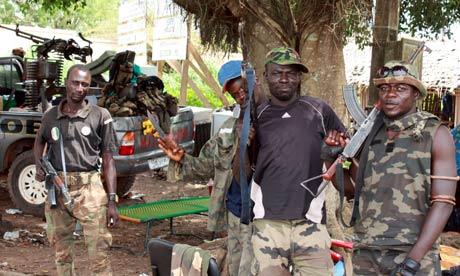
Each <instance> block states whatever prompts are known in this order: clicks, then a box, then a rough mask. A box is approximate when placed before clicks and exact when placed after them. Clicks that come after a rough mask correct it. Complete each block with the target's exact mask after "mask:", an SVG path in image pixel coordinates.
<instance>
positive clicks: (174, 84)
mask: <svg viewBox="0 0 460 276" xmlns="http://www.w3.org/2000/svg"><path fill="white" fill-rule="evenodd" d="M207 66H208V68H209V70H210V71H211V73H212V75H213V77H214V78H216V77H217V67H216V66H215V65H214V64H207ZM189 77H190V79H192V80H193V82H195V84H196V85H197V86H198V88H199V89H200V91H201V92H202V93H203V94H204V95H205V97H206V98H207V99H208V100H209V102H210V103H211V105H212V107H213V108H219V107H222V106H223V105H222V102H221V100H220V99H219V97H217V95H216V94H215V93H214V91H213V90H212V89H211V88H209V87H208V86H207V85H206V83H205V82H204V81H203V80H201V78H200V77H199V76H198V75H197V74H196V73H195V71H193V70H191V69H190V70H189ZM162 80H163V82H164V84H165V90H166V91H167V92H168V93H169V94H171V95H173V96H175V97H177V98H179V97H180V85H181V76H180V75H179V74H178V73H177V72H175V71H172V72H169V73H164V74H163V77H162ZM225 95H226V97H227V99H228V100H229V102H230V103H232V102H234V101H233V99H232V98H231V97H230V96H229V95H228V93H226V94H225ZM186 104H187V105H191V106H200V107H202V106H203V103H202V102H201V100H200V99H199V98H198V96H197V95H196V94H195V92H194V91H193V90H192V89H191V88H190V87H189V88H188V89H187V103H186Z"/></svg>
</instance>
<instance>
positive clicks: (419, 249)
mask: <svg viewBox="0 0 460 276" xmlns="http://www.w3.org/2000/svg"><path fill="white" fill-rule="evenodd" d="M431 154H432V155H431V174H432V175H436V176H456V175H457V171H456V167H455V166H456V165H455V146H454V141H453V139H452V136H451V135H450V133H449V131H448V130H447V128H446V127H444V126H441V127H439V129H438V130H437V131H436V134H435V136H434V139H433V146H432V149H431ZM456 187H457V182H456V181H452V180H442V179H432V181H431V196H436V195H449V196H453V197H455V190H456ZM452 208H453V206H452V205H451V204H449V203H445V202H434V203H433V205H432V206H431V208H430V210H429V211H428V214H427V217H426V219H425V222H424V223H423V226H422V231H421V232H420V236H419V237H418V239H417V242H416V244H415V245H414V247H413V248H412V249H411V251H410V252H409V255H408V256H409V257H410V258H412V259H414V260H415V261H417V262H420V261H421V260H422V259H423V257H424V256H425V254H426V253H427V252H428V251H429V250H430V249H431V247H432V246H433V243H434V242H435V241H436V239H437V238H438V237H439V235H440V234H441V232H442V230H443V229H444V226H445V224H446V222H447V220H448V219H449V216H450V213H451V212H452Z"/></svg>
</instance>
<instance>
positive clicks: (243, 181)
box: [240, 67, 254, 224]
mask: <svg viewBox="0 0 460 276" xmlns="http://www.w3.org/2000/svg"><path fill="white" fill-rule="evenodd" d="M245 75H246V80H247V84H248V85H247V87H248V97H247V99H246V101H247V102H248V104H247V105H246V108H245V110H244V117H243V127H242V130H241V136H240V187H241V218H240V221H241V223H243V224H249V222H250V221H251V218H252V215H251V213H252V212H251V209H252V208H251V199H250V185H251V183H249V184H248V183H247V182H248V180H247V179H248V178H247V175H246V171H245V167H246V166H245V162H246V158H245V157H246V150H247V147H248V146H247V145H248V139H249V128H250V124H251V98H252V97H253V94H254V70H253V69H252V67H251V68H246V69H245Z"/></svg>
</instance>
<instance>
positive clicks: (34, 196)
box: [0, 57, 194, 216]
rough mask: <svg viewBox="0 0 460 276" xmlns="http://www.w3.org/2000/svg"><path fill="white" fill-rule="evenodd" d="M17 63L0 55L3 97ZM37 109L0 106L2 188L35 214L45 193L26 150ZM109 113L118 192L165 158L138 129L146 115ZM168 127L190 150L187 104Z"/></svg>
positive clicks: (190, 124) (30, 146) (33, 131)
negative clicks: (115, 147) (114, 138)
mask: <svg viewBox="0 0 460 276" xmlns="http://www.w3.org/2000/svg"><path fill="white" fill-rule="evenodd" d="M20 65H21V63H20V62H17V58H16V57H8V58H0V91H1V94H3V95H0V96H1V97H3V96H5V97H7V96H8V95H9V94H10V93H11V91H12V87H13V85H16V82H15V81H11V80H22V74H23V71H22V68H21V67H20ZM16 91H17V92H20V90H16ZM5 97H3V98H4V100H3V102H4V103H3V104H5ZM19 98H20V97H18V99H19ZM42 115H43V114H42V113H41V112H37V111H30V110H27V109H19V108H11V109H9V110H8V111H4V110H1V109H0V140H1V143H0V173H3V174H5V173H7V174H8V178H7V184H8V190H9V194H10V197H11V199H12V201H13V203H14V204H15V205H16V207H17V208H19V209H21V210H22V211H24V212H25V213H29V214H33V215H37V216H43V213H44V208H43V205H44V202H45V200H46V195H47V191H46V189H45V184H44V182H37V181H36V180H35V165H34V164H35V162H34V157H33V152H32V150H33V144H34V140H35V135H36V132H37V131H38V128H39V127H40V121H41V117H42ZM113 119H114V128H115V131H116V136H117V141H118V145H119V150H118V152H116V153H114V160H115V166H116V169H117V193H118V195H120V196H121V195H123V194H125V193H126V192H128V191H129V189H130V188H131V187H132V185H133V183H134V179H135V175H136V174H138V173H142V172H145V171H149V170H155V169H158V168H162V167H165V166H166V165H167V164H168V162H169V159H168V158H167V157H166V156H165V155H164V153H163V151H162V150H161V149H159V148H158V144H157V141H156V139H155V138H154V137H153V136H152V135H151V134H148V135H144V134H143V128H142V122H143V121H144V120H146V119H147V118H146V117H143V116H134V117H114V118H113ZM171 132H172V135H173V136H174V139H175V140H176V141H177V142H178V143H179V144H180V145H181V146H182V147H184V148H185V149H186V151H187V152H189V153H191V152H193V148H194V140H193V138H194V124H193V112H192V110H191V108H190V107H180V108H179V112H178V114H177V115H176V116H174V117H173V118H172V119H171Z"/></svg>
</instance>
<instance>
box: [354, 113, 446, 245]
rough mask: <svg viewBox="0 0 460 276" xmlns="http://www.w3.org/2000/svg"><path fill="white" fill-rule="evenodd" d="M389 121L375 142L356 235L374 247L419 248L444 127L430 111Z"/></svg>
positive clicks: (365, 181) (363, 242) (375, 137)
mask: <svg viewBox="0 0 460 276" xmlns="http://www.w3.org/2000/svg"><path fill="white" fill-rule="evenodd" d="M384 122H385V123H384V124H383V126H382V127H381V128H380V129H379V130H378V132H377V134H376V135H375V136H374V138H373V140H372V142H371V143H370V148H369V154H368V157H367V162H366V164H367V165H366V166H365V168H364V185H363V187H362V192H361V197H360V201H359V206H360V207H359V210H360V217H359V218H358V221H357V224H356V225H355V235H356V238H357V240H358V242H359V243H360V244H364V245H369V246H404V245H413V244H415V242H416V240H417V237H418V235H419V232H420V230H421V228H422V224H423V222H424V219H425V217H426V214H427V212H428V210H429V197H430V193H431V179H430V174H431V146H432V142H433V137H434V134H435V132H436V130H437V128H438V127H439V125H440V122H439V119H438V118H437V117H435V116H434V115H432V114H430V113H427V112H416V113H413V114H410V115H408V116H406V117H404V118H402V119H400V120H396V121H389V120H387V119H386V118H384ZM360 169H363V168H360Z"/></svg>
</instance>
